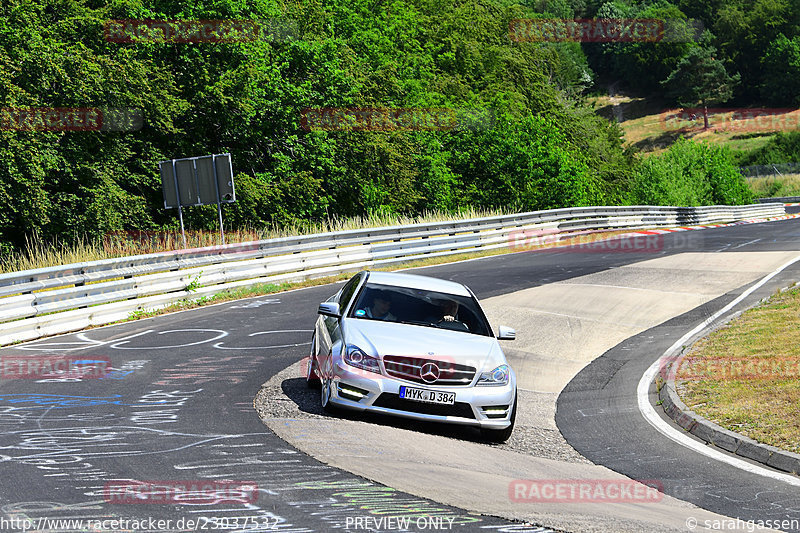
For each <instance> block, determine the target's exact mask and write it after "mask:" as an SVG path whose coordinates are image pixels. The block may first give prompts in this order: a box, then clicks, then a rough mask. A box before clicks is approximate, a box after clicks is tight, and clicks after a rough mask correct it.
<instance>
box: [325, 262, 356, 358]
mask: <svg viewBox="0 0 800 533" xmlns="http://www.w3.org/2000/svg"><path fill="white" fill-rule="evenodd" d="M364 276H365V274H364V273H363V272H359V273H358V274H356V275H355V276H353V277H352V278H351V279H350V281H348V282H347V283H346V284H345V285H344V287H342V289H341V290H340V291H339V292H337V293H336V294H335V295H333V296H332V297H330V298H329V299H328V300H327V301H329V302H334V303H338V304H339V310H340V312H341V313H344V312H345V311H346V310H347V306H348V305H349V303H350V301H351V300H352V299H353V296H354V295H355V293H356V290H357V289H358V287H359V286H360V284H361V281H362V280H363V278H364ZM340 321H341V318H337V317H331V316H325V315H320V316H319V318H317V325H316V332H315V333H316V339H317V342H316V353H317V360H318V361H319V363H320V364H319V366H318V368H320V369H325V368H327V367H326V365H325V364H324V362H325V361H326V359H327V357H328V356H329V355H330V354H331V353H332V352H333V351H334V349H336V350H337V353H338V351H339V350H340V349H341V348H340V347H341V344H342V342H343V339H342V333H341V331H342V330H341V327H340Z"/></svg>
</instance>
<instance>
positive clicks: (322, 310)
mask: <svg viewBox="0 0 800 533" xmlns="http://www.w3.org/2000/svg"><path fill="white" fill-rule="evenodd" d="M317 313H319V314H320V315H325V316H332V317H333V318H339V317H340V316H342V313H341V311H340V310H339V304H336V303H333V302H322V303H321V304H319V309H318V310H317Z"/></svg>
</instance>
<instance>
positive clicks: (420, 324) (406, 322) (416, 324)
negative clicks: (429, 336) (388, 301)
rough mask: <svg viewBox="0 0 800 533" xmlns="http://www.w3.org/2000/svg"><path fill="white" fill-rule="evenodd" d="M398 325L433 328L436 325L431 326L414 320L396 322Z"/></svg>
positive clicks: (428, 323)
mask: <svg viewBox="0 0 800 533" xmlns="http://www.w3.org/2000/svg"><path fill="white" fill-rule="evenodd" d="M397 322H398V323H399V324H409V325H411V326H435V325H436V324H432V323H430V322H420V321H416V320H398V321H397Z"/></svg>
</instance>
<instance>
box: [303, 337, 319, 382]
mask: <svg viewBox="0 0 800 533" xmlns="http://www.w3.org/2000/svg"><path fill="white" fill-rule="evenodd" d="M316 351H317V346H316V339H315V337H311V354H310V355H309V356H308V362H307V363H306V385H307V386H308V388H309V389H318V388H319V387H320V380H319V374H318V372H317V361H316V357H314V356H315V353H314V352H316Z"/></svg>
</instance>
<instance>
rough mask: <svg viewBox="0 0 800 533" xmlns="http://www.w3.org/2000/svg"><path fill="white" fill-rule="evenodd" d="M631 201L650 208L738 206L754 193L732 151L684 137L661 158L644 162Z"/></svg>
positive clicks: (745, 202)
mask: <svg viewBox="0 0 800 533" xmlns="http://www.w3.org/2000/svg"><path fill="white" fill-rule="evenodd" d="M631 201H632V202H633V203H637V204H650V205H678V206H696V205H721V204H724V205H737V204H747V203H750V202H751V201H752V193H751V192H750V189H749V187H748V186H747V183H746V182H745V180H744V178H743V177H742V175H741V174H740V173H739V170H738V168H737V167H736V166H735V165H734V163H733V158H732V156H731V154H730V152H729V151H728V150H727V149H726V148H724V147H718V146H710V145H707V144H703V143H696V142H693V141H690V140H687V139H684V138H681V139H679V140H678V142H676V143H675V144H674V145H672V147H671V148H670V149H669V150H668V151H667V152H665V153H664V154H662V155H659V156H652V157H650V158H648V159H645V160H644V161H642V162H641V164H640V165H639V167H638V168H637V169H636V170H635V172H634V175H633V180H632V184H631Z"/></svg>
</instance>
